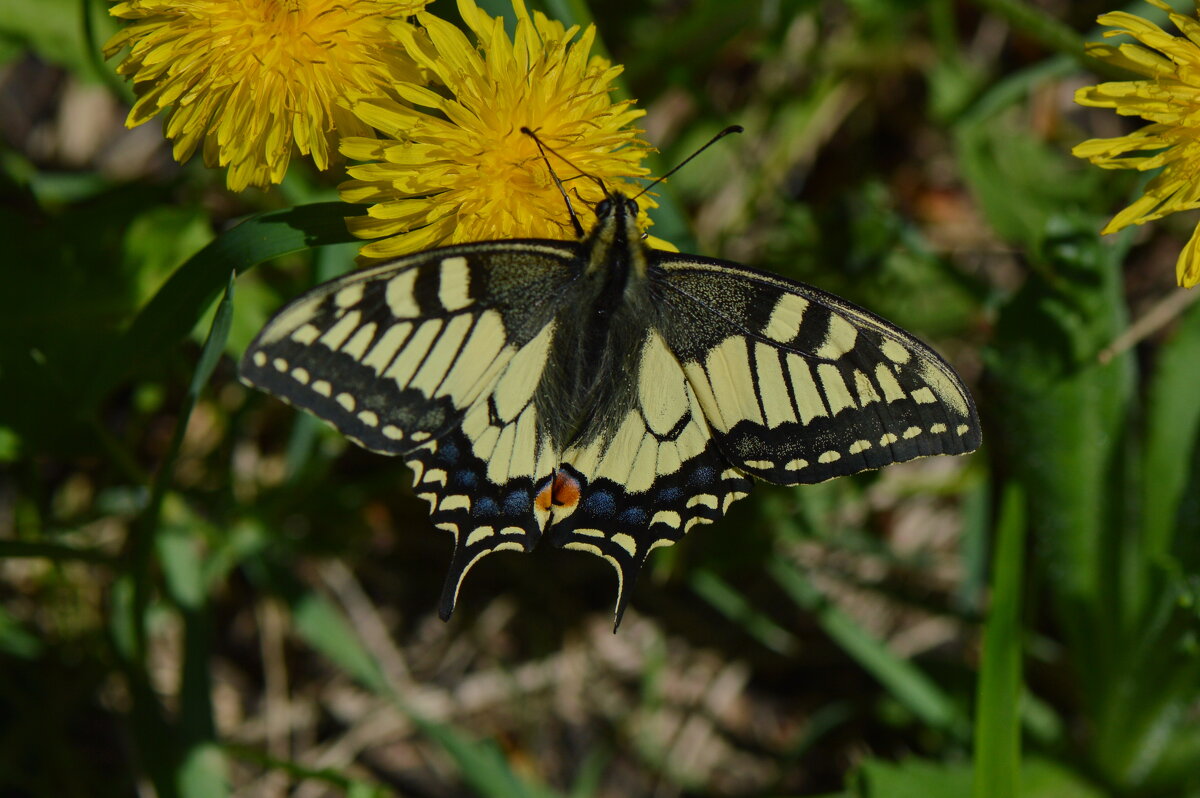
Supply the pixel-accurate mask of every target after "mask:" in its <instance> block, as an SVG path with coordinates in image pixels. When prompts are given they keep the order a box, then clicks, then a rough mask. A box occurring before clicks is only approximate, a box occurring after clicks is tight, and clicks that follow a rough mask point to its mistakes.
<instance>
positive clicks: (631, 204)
mask: <svg viewBox="0 0 1200 798" xmlns="http://www.w3.org/2000/svg"><path fill="white" fill-rule="evenodd" d="M588 240H589V242H590V244H591V246H590V249H591V252H590V257H589V259H588V260H589V270H591V271H594V270H597V269H605V268H608V267H609V266H611V265H612V264H613V263H614V258H615V259H616V260H615V262H619V263H622V264H625V266H626V267H627V268H632V269H633V271H635V272H636V273H638V274H642V275H644V274H645V271H646V263H645V256H644V255H643V252H642V249H643V245H642V231H641V228H639V227H638V204H637V202H636V201H635V200H633V199H631V198H629V197H627V196H625V195H624V194H622V193H620V192H619V191H613V192H609V193H608V194H607V196H606V197H605V198H604V199H602V200H600V202H598V203H597V204H596V227H595V228H594V229H593V230H592V233H591V235H590V236H589V237H588Z"/></svg>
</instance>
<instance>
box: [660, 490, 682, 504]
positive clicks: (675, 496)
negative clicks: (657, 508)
mask: <svg viewBox="0 0 1200 798" xmlns="http://www.w3.org/2000/svg"><path fill="white" fill-rule="evenodd" d="M682 496H683V491H682V490H680V489H679V488H663V489H662V490H660V491H659V492H658V500H659V501H660V502H663V503H664V504H669V503H671V502H674V501H678V500H679V499H680V498H681V497H682Z"/></svg>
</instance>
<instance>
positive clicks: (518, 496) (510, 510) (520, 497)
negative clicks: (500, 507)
mask: <svg viewBox="0 0 1200 798" xmlns="http://www.w3.org/2000/svg"><path fill="white" fill-rule="evenodd" d="M532 504H533V502H532V501H531V500H530V498H529V494H528V493H525V492H524V491H519V490H514V491H513V492H512V493H510V494H508V495H507V496H505V497H504V512H505V513H507V514H508V515H520V514H521V513H526V512H529V510H530V509H531V507H532Z"/></svg>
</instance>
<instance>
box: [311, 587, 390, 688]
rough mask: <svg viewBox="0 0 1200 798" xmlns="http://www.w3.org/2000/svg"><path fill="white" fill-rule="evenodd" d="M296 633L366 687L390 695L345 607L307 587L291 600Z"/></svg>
mask: <svg viewBox="0 0 1200 798" xmlns="http://www.w3.org/2000/svg"><path fill="white" fill-rule="evenodd" d="M289 604H290V607H291V610H292V622H293V623H294V624H295V626H296V633H297V634H299V635H300V637H302V638H304V639H305V640H306V641H307V642H308V644H309V645H311V646H312V647H313V648H315V649H316V650H318V651H320V652H321V653H322V654H324V655H325V656H326V657H328V658H329V660H330V661H332V662H333V663H335V664H336V665H337V666H338V667H339V668H341V669H342V670H344V671H345V672H346V673H347V674H348V675H350V676H351V677H352V678H354V679H356V680H357V681H358V682H359V683H360V684H362V685H363V686H364V687H366V688H367V689H369V690H371V691H373V692H375V693H378V694H380V695H387V694H388V692H389V690H390V688H389V686H388V682H387V678H386V677H385V676H384V674H383V669H382V668H380V667H379V663H378V662H377V661H376V659H375V658H374V657H373V656H371V653H370V652H369V651H367V649H366V647H365V646H363V644H362V643H361V642H360V641H359V639H358V635H356V634H355V633H354V628H353V627H352V626H351V625H350V621H349V620H348V619H347V618H346V617H345V615H343V613H342V611H341V610H340V609H338V608H337V607H335V606H334V605H333V604H332V603H331V602H330V601H329V600H328V599H326V598H325V597H324V596H322V595H320V594H319V593H314V592H313V591H311V590H306V591H304V592H303V593H301V594H300V595H298V596H295V597H294V598H293V599H292V600H291V601H290V602H289Z"/></svg>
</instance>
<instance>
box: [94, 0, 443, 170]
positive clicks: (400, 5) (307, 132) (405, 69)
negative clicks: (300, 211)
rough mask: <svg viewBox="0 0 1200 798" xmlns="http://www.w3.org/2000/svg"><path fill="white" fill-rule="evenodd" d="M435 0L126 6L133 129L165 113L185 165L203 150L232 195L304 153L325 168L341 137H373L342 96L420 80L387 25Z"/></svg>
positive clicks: (119, 13) (115, 40)
mask: <svg viewBox="0 0 1200 798" xmlns="http://www.w3.org/2000/svg"><path fill="white" fill-rule="evenodd" d="M427 2H428V0H189V2H182V3H181V2H167V0H128V2H122V3H118V4H117V5H115V6H113V7H112V8H111V9H110V10H109V13H111V14H112V15H113V16H116V17H120V18H122V19H127V20H131V22H130V24H128V25H126V26H125V27H124V28H123V29H122V30H120V31H119V32H118V33H117V34H116V35H114V36H113V37H112V38H111V39H110V40H109V41H108V43H107V44H105V46H104V55H105V57H106V58H107V57H112V56H113V55H114V54H115V53H117V52H118V51H120V50H121V49H122V48H124V47H129V54H128V55H127V56H126V58H125V60H124V61H122V62H121V65H120V66H119V67H118V68H117V71H118V72H119V73H120V74H122V75H127V76H131V77H132V79H133V82H134V91H135V93H136V94H137V96H138V100H137V102H136V103H135V104H134V106H133V109H132V110H131V111H130V112H129V116H128V118H127V119H126V120H125V124H126V126H127V127H135V126H137V125H140V124H142V123H143V122H146V121H148V120H149V119H150V118H151V117H153V116H154V115H155V114H157V113H158V112H159V111H163V110H166V111H167V114H166V119H165V126H164V130H165V133H166V136H167V138H169V139H171V140H172V141H173V142H174V155H175V159H176V160H178V161H180V162H182V161H185V160H187V159H188V158H190V157H191V156H192V154H193V153H194V152H195V151H196V148H197V147H200V146H201V143H202V142H203V147H202V149H203V152H204V162H205V163H206V164H207V165H209V166H222V167H228V169H229V171H228V173H227V175H226V182H227V185H228V186H229V188H230V189H231V190H233V191H241V190H242V189H244V188H246V187H247V186H260V187H264V188H265V187H266V186H268V185H270V184H271V183H278V182H280V181H281V180H282V179H283V175H284V173H285V172H286V171H287V167H288V161H289V159H290V158H291V156H292V153H293V151H294V150H298V151H299V152H300V153H302V154H304V155H311V156H312V159H313V161H314V162H315V163H316V165H317V168H319V169H322V170H323V169H325V168H327V167H328V165H329V162H330V158H331V156H332V157H336V156H337V139H338V138H340V137H341V136H345V135H360V136H361V135H369V133H370V129H369V128H368V127H367V126H366V125H365V124H363V123H362V122H360V121H359V120H358V119H357V117H355V116H354V115H353V114H352V113H350V112H349V111H348V110H347V109H345V108H343V107H340V106H339V105H338V100H339V98H343V97H345V96H347V95H349V94H351V93H354V92H368V93H378V92H379V91H381V89H380V87H381V86H387V85H390V84H392V83H394V82H396V81H398V80H411V79H413V76H414V74H415V73H414V72H413V67H412V62H411V61H410V60H408V59H407V57H406V56H405V55H404V54H403V52H402V51H401V50H400V49H399V48H398V47H397V46H396V44H395V40H394V38H393V36H392V34H391V33H390V32H389V26H390V25H392V24H394V22H395V21H396V20H402V19H404V18H405V17H407V16H410V15H412V14H415V13H416V12H418V11H420V10H421V9H422V8H424V7H425V5H426V3H427Z"/></svg>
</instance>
